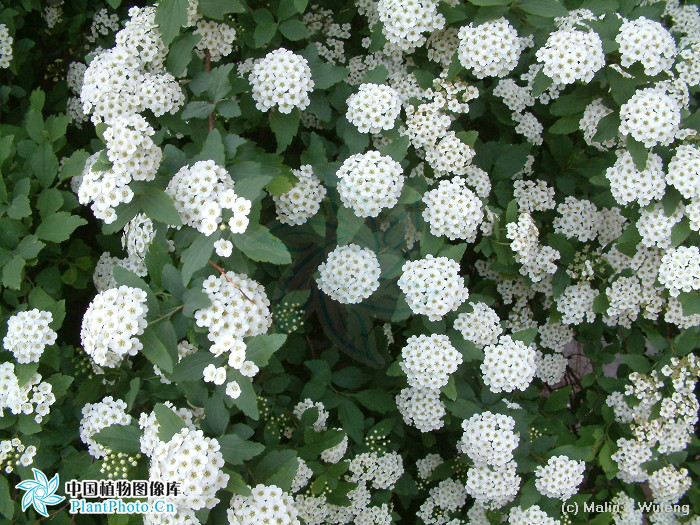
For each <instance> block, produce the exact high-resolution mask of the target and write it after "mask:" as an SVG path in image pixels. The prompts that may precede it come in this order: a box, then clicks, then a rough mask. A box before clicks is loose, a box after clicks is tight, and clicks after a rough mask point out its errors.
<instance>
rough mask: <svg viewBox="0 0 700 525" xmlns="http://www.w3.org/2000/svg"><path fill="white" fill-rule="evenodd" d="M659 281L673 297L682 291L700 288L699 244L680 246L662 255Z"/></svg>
mask: <svg viewBox="0 0 700 525" xmlns="http://www.w3.org/2000/svg"><path fill="white" fill-rule="evenodd" d="M659 283H661V284H662V285H663V286H665V287H666V289H668V292H669V293H670V294H671V296H672V297H678V295H679V294H680V292H691V291H692V290H700V249H698V247H697V246H679V247H678V248H673V249H670V250H668V251H667V252H666V253H664V255H663V256H662V257H661V266H660V267H659Z"/></svg>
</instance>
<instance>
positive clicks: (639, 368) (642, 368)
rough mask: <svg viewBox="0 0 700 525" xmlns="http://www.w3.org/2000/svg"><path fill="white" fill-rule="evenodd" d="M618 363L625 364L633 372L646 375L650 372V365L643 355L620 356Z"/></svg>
mask: <svg viewBox="0 0 700 525" xmlns="http://www.w3.org/2000/svg"><path fill="white" fill-rule="evenodd" d="M619 357H620V361H622V362H623V363H625V364H626V365H627V366H629V367H630V368H631V369H632V370H634V371H635V372H639V373H640V374H646V373H647V372H649V370H651V363H650V362H649V360H648V359H647V358H646V357H644V356H643V355H639V354H620V356H619Z"/></svg>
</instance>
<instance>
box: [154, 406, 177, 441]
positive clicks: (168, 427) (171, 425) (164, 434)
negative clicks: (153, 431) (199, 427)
mask: <svg viewBox="0 0 700 525" xmlns="http://www.w3.org/2000/svg"><path fill="white" fill-rule="evenodd" d="M153 412H155V415H156V420H157V421H158V425H159V428H158V438H159V439H160V440H161V441H164V442H166V443H167V442H169V441H170V440H171V439H172V437H173V436H174V435H175V434H177V433H178V432H180V430H182V429H183V428H185V422H184V421H183V420H182V419H180V416H178V415H177V414H176V413H175V412H173V411H172V410H171V409H170V408H168V407H167V406H165V405H164V404H162V403H158V404H156V406H155V407H153Z"/></svg>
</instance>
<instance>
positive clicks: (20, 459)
mask: <svg viewBox="0 0 700 525" xmlns="http://www.w3.org/2000/svg"><path fill="white" fill-rule="evenodd" d="M36 452H37V449H36V447H35V446H34V445H29V446H28V447H25V446H24V445H23V444H22V442H21V441H20V440H19V438H12V439H5V440H3V441H0V470H1V471H3V472H5V474H10V473H12V472H13V471H14V468H15V467H18V466H20V465H21V466H23V467H28V466H29V465H31V464H32V463H34V456H36Z"/></svg>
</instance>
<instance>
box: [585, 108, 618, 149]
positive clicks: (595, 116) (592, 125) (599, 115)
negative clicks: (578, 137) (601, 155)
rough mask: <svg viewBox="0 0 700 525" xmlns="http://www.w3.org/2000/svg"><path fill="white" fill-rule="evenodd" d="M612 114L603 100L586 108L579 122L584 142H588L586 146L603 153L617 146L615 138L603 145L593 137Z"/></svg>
mask: <svg viewBox="0 0 700 525" xmlns="http://www.w3.org/2000/svg"><path fill="white" fill-rule="evenodd" d="M610 113H612V110H611V109H610V108H608V107H607V106H606V105H605V104H603V99H601V98H597V99H595V100H594V101H593V102H591V103H590V104H588V105H587V106H586V109H584V110H583V116H582V117H581V120H579V124H578V125H579V127H580V128H581V131H583V140H585V141H586V144H588V145H589V146H593V147H595V148H596V149H599V150H601V151H605V150H607V149H609V148H612V147H613V146H614V145H615V139H614V138H613V139H609V140H606V141H605V142H603V143H600V142H596V141H595V140H593V137H595V135H596V133H597V132H598V124H599V123H600V121H601V120H602V119H603V118H604V117H607V116H608V115H609V114H610Z"/></svg>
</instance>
